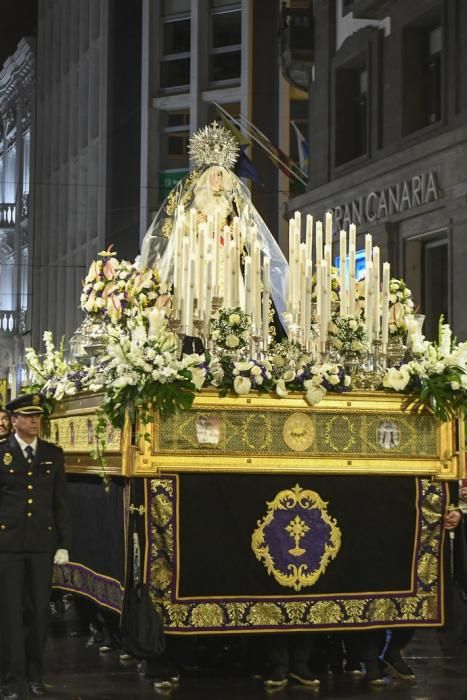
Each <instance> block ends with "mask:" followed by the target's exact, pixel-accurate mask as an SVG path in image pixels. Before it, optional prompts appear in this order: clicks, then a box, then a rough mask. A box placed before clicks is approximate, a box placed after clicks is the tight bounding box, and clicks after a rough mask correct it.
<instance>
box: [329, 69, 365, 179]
mask: <svg viewBox="0 0 467 700" xmlns="http://www.w3.org/2000/svg"><path fill="white" fill-rule="evenodd" d="M335 90H336V95H335V105H336V116H335V132H336V133H335V144H336V150H335V164H336V166H339V165H343V164H344V163H347V162H348V161H350V160H353V159H354V158H358V157H359V156H363V155H365V154H366V153H367V152H368V71H367V68H366V64H365V62H364V61H363V60H362V58H360V59H359V60H356V61H352V63H351V64H349V65H346V66H343V67H341V68H338V69H337V70H336V82H335Z"/></svg>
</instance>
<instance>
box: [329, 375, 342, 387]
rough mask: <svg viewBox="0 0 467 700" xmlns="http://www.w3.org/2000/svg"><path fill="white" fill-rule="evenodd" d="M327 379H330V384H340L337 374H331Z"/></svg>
mask: <svg viewBox="0 0 467 700" xmlns="http://www.w3.org/2000/svg"><path fill="white" fill-rule="evenodd" d="M327 380H328V382H329V384H332V385H333V386H335V385H336V384H339V381H340V380H339V377H338V376H337V374H329V375H328V377H327Z"/></svg>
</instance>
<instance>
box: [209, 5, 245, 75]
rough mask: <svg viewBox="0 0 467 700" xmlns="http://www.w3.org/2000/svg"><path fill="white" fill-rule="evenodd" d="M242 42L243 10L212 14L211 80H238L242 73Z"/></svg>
mask: <svg viewBox="0 0 467 700" xmlns="http://www.w3.org/2000/svg"><path fill="white" fill-rule="evenodd" d="M241 42H242V13H241V10H230V11H225V12H213V13H212V14H211V46H210V56H209V80H210V81H211V82H216V83H217V82H220V81H225V80H238V79H239V78H240V72H241V60H240V49H241Z"/></svg>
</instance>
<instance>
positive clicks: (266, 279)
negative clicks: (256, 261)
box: [263, 255, 271, 350]
mask: <svg viewBox="0 0 467 700" xmlns="http://www.w3.org/2000/svg"><path fill="white" fill-rule="evenodd" d="M270 276H271V259H270V258H269V257H268V256H267V255H265V256H264V260H263V348H264V350H267V347H268V342H269V291H270V285H271V280H270Z"/></svg>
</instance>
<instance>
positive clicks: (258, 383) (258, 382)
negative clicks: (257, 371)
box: [255, 376, 264, 386]
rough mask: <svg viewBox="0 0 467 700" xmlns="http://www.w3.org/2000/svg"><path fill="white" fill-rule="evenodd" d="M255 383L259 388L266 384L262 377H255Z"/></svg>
mask: <svg viewBox="0 0 467 700" xmlns="http://www.w3.org/2000/svg"><path fill="white" fill-rule="evenodd" d="M255 382H256V384H257V385H258V386H260V385H261V384H262V383H263V382H264V379H263V377H261V376H259V377H258V376H256V377H255Z"/></svg>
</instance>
